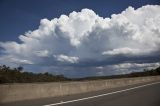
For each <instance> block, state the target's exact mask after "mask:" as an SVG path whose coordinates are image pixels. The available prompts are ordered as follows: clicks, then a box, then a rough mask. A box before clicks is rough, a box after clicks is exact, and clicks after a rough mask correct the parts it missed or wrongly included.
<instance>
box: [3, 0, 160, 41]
mask: <svg viewBox="0 0 160 106" xmlns="http://www.w3.org/2000/svg"><path fill="white" fill-rule="evenodd" d="M146 4H160V1H159V0H122V1H121V2H118V1H117V0H101V1H99V0H0V13H1V17H0V23H1V27H0V29H1V30H0V40H1V41H8V40H16V41H18V36H19V35H20V34H24V32H26V31H28V30H34V29H36V28H37V27H38V26H39V21H40V20H41V19H43V18H48V19H52V18H56V17H59V16H60V15H61V14H69V13H70V12H72V11H80V10H81V9H83V8H89V9H92V10H94V11H95V12H96V13H97V14H99V15H100V16H102V17H110V16H111V15H112V14H117V13H120V12H121V11H123V10H124V9H126V8H127V7H128V6H133V7H134V8H138V7H141V6H143V5H146Z"/></svg>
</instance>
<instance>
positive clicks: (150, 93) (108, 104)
mask: <svg viewBox="0 0 160 106" xmlns="http://www.w3.org/2000/svg"><path fill="white" fill-rule="evenodd" d="M0 106H160V82H150V83H143V84H137V85H132V86H127V87H120V88H114V89H113V88H112V89H107V90H102V91H96V92H90V93H83V94H76V95H68V96H63V97H54V98H44V99H36V100H27V101H20V102H13V103H7V104H0Z"/></svg>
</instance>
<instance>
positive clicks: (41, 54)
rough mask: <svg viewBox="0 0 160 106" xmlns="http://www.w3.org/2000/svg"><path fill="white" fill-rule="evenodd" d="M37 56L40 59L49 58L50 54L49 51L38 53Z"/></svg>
mask: <svg viewBox="0 0 160 106" xmlns="http://www.w3.org/2000/svg"><path fill="white" fill-rule="evenodd" d="M35 55H36V56H39V57H48V56H49V52H48V50H43V51H36V52H35Z"/></svg>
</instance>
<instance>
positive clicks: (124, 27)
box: [0, 5, 160, 68]
mask: <svg viewBox="0 0 160 106" xmlns="http://www.w3.org/2000/svg"><path fill="white" fill-rule="evenodd" d="M19 39H20V41H21V43H17V42H14V41H8V42H0V47H1V48H3V50H1V52H3V55H1V56H0V60H1V62H0V63H1V64H11V63H12V64H32V65H35V64H36V65H38V64H43V65H44V66H45V65H48V64H49V65H51V66H55V67H57V66H61V67H63V66H65V67H66V66H69V67H71V66H72V67H75V66H82V65H81V64H85V62H86V63H89V64H90V65H89V66H90V67H95V68H96V67H101V65H102V66H105V65H108V64H110V61H111V62H112V64H113V65H115V64H119V63H122V62H125V61H127V62H128V61H130V62H133V63H135V62H137V60H138V58H137V57H140V58H141V57H143V60H145V61H141V62H142V63H143V62H144V63H145V62H146V60H147V62H148V61H149V60H150V58H149V59H147V57H150V56H152V55H154V57H155V58H156V56H159V55H160V54H159V52H160V6H159V5H146V6H143V7H141V8H138V9H134V8H133V7H128V8H127V9H126V10H124V11H122V12H121V13H120V14H113V15H112V16H111V18H104V17H100V16H99V15H97V14H96V13H95V12H94V11H93V10H90V9H82V10H81V12H75V11H73V12H72V13H70V14H69V15H68V16H67V15H61V16H60V17H59V18H54V19H52V20H48V19H42V20H41V21H40V26H39V28H38V29H36V30H34V31H28V32H26V33H25V34H24V35H20V36H19ZM144 56H145V57H144ZM119 57H122V58H124V59H122V58H121V59H120V60H119V61H118V62H117V61H115V60H116V59H119ZM126 57H127V59H128V57H130V58H131V60H127V59H125V58H126ZM134 57H136V59H134ZM6 59H7V60H6ZM112 60H113V61H112ZM152 60H153V61H152V62H155V63H156V62H157V61H154V59H152ZM2 61H3V62H2ZM101 63H102V64H101ZM85 66H87V65H85Z"/></svg>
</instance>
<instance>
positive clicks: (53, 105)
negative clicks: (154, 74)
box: [43, 82, 160, 106]
mask: <svg viewBox="0 0 160 106" xmlns="http://www.w3.org/2000/svg"><path fill="white" fill-rule="evenodd" d="M159 83H160V82H155V83H150V84H146V85H141V86H137V87H133V88H128V89H124V90H119V91H115V92H110V93H105V94H101V95H96V96H90V97H86V98H81V99H75V100H69V101H65V102H58V103H53V104H48V105H43V106H57V105H61V104H67V103H72V102H77V101H82V100H88V99H93V98H98V97H102V96H107V95H112V94H116V93H121V92H125V91H129V90H133V89H137V88H142V87H145V86H150V85H154V84H159Z"/></svg>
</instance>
